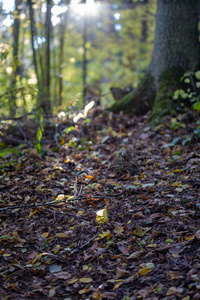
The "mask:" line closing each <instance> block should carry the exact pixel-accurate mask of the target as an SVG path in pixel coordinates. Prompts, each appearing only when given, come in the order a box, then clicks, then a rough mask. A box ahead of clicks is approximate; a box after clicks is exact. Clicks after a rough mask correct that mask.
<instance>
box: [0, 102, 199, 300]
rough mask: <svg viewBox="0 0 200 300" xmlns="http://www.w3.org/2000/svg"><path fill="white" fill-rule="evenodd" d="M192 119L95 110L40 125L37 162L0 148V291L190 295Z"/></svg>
mask: <svg viewBox="0 0 200 300" xmlns="http://www.w3.org/2000/svg"><path fill="white" fill-rule="evenodd" d="M196 124H199V123H198V119H197V115H195V113H193V112H187V113H183V114H180V115H178V116H176V118H175V117H174V118H170V117H167V118H165V119H164V120H163V121H162V123H161V124H160V125H158V126H157V127H156V126H155V127H151V126H150V125H149V116H148V115H146V116H143V117H140V118H136V117H135V118H129V117H127V116H125V115H115V114H111V113H108V112H104V111H102V110H101V109H98V108H96V110H94V111H93V113H92V114H91V115H89V116H88V119H86V120H80V121H79V122H78V123H77V124H76V125H74V124H73V122H72V120H63V121H62V122H61V121H60V123H58V122H57V125H56V127H55V126H52V128H54V130H56V133H60V134H57V135H56V136H55V139H54V133H55V132H53V131H52V132H51V130H52V128H51V129H50V130H49V136H46V135H45V134H46V132H47V131H48V130H47V129H46V131H45V132H44V137H43V141H44V145H43V153H44V155H43V158H42V157H41V156H40V155H38V154H37V152H36V150H35V148H34V147H33V146H32V147H31V146H27V145H28V144H27V143H20V145H19V146H17V145H16V146H15V147H14V146H10V147H8V146H7V148H3V147H5V144H4V143H3V142H2V143H0V145H1V147H2V148H3V149H2V150H1V151H0V155H1V156H0V230H1V232H0V263H1V264H0V295H1V296H0V298H1V299H12V300H14V299H18V300H22V299H24V300H25V299H66V300H67V299H94V300H99V299H120V300H121V299H123V300H129V299H130V300H135V299H146V300H147V299H148V300H159V299H162V300H164V299H165V300H174V299H182V300H192V299H193V300H195V299H196V300H198V299H200V143H199V139H198V135H197V134H196V133H197V132H196V131H195V128H196V127H195V126H196ZM26 126H27V127H25V128H23V132H25V133H26V132H28V125H26ZM55 128H56V129H55ZM18 134H19V131H18ZM6 137H7V138H8V137H9V138H10V140H11V142H12V141H15V143H16V144H17V134H16V135H15V132H14V130H13V132H10V133H9V134H8V133H4V140H5V138H6ZM2 140H3V136H2ZM13 144H14V143H13ZM58 146H59V147H58Z"/></svg>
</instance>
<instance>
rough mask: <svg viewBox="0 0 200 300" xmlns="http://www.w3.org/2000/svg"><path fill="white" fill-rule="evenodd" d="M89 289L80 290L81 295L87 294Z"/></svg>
mask: <svg viewBox="0 0 200 300" xmlns="http://www.w3.org/2000/svg"><path fill="white" fill-rule="evenodd" d="M88 290H89V289H82V290H80V291H78V293H79V295H82V294H85V293H87V292H88Z"/></svg>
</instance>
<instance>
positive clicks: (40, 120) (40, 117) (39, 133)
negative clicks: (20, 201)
mask: <svg viewBox="0 0 200 300" xmlns="http://www.w3.org/2000/svg"><path fill="white" fill-rule="evenodd" d="M36 120H37V121H38V124H39V125H38V130H37V133H36V139H37V142H36V150H37V152H38V153H39V154H41V152H42V147H41V140H42V134H43V132H44V121H43V114H42V109H41V108H40V109H38V111H37V113H36V115H35V121H36Z"/></svg>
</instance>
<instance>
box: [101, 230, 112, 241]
mask: <svg viewBox="0 0 200 300" xmlns="http://www.w3.org/2000/svg"><path fill="white" fill-rule="evenodd" d="M109 235H110V230H107V231H104V232H103V233H100V234H99V236H100V238H102V239H103V238H105V237H107V236H109Z"/></svg>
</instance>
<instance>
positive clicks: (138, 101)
mask: <svg viewBox="0 0 200 300" xmlns="http://www.w3.org/2000/svg"><path fill="white" fill-rule="evenodd" d="M155 95H156V94H155V85H154V79H153V77H152V76H151V74H150V73H149V72H147V73H146V74H145V76H144V77H143V79H142V80H141V81H140V83H139V85H138V87H137V88H136V89H135V90H133V91H131V92H130V93H129V94H128V95H126V96H125V97H123V98H122V99H121V100H120V101H116V102H115V103H114V104H113V105H111V106H110V107H108V108H107V110H108V111H112V112H115V113H117V112H120V111H123V112H125V113H128V114H135V115H143V114H145V113H146V112H147V111H149V110H150V109H151V108H152V105H153V102H154V99H155Z"/></svg>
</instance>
